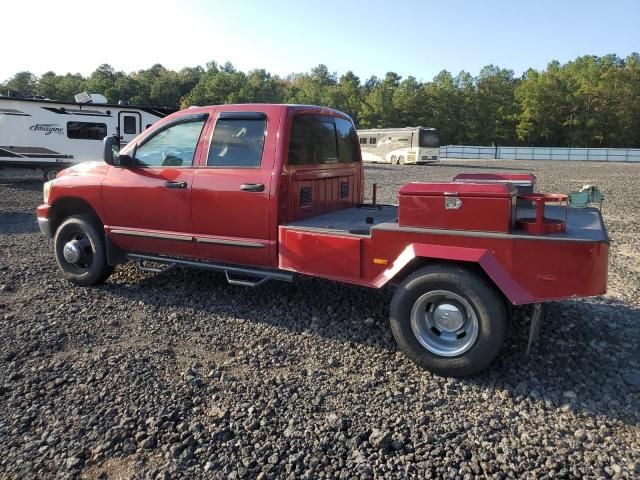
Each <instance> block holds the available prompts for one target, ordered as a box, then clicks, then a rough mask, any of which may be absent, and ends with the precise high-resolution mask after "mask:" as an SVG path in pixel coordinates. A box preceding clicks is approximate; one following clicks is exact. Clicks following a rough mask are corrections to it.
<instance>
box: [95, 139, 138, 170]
mask: <svg viewBox="0 0 640 480" xmlns="http://www.w3.org/2000/svg"><path fill="white" fill-rule="evenodd" d="M117 142H118V141H117V140H116V138H115V137H104V140H103V147H104V150H103V154H102V158H103V160H104V161H105V163H107V164H108V165H113V166H114V167H125V168H127V167H133V164H134V160H133V158H132V157H131V156H129V155H121V154H120V153H119V151H118V144H117Z"/></svg>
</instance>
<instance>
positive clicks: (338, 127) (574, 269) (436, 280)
mask: <svg viewBox="0 0 640 480" xmlns="http://www.w3.org/2000/svg"><path fill="white" fill-rule="evenodd" d="M113 144H114V140H113V139H112V138H110V137H107V138H106V139H105V141H104V146H105V149H104V158H103V161H99V162H91V163H84V164H80V165H77V166H74V167H72V168H69V169H67V170H64V171H63V172H61V173H60V174H59V175H58V176H57V178H56V179H55V180H53V181H51V182H47V183H46V184H45V186H44V204H43V205H41V206H39V207H38V208H37V217H38V223H39V225H40V229H41V231H42V232H43V233H45V234H46V235H48V236H50V237H53V243H54V253H55V258H56V261H57V263H58V266H59V268H60V270H61V272H62V274H63V275H64V277H66V278H67V279H68V280H69V281H71V282H72V283H75V284H77V285H81V286H88V285H95V284H98V283H100V282H104V281H105V280H106V279H107V278H108V277H109V275H110V274H111V272H112V271H113V269H114V266H115V265H117V264H119V263H122V262H125V261H128V260H135V261H138V262H139V263H140V265H141V266H142V267H143V268H150V269H154V270H159V269H158V268H154V267H151V266H150V265H157V264H158V263H157V262H160V264H164V265H165V266H167V267H171V266H175V265H179V266H187V267H195V268H203V269H209V270H213V271H219V272H223V273H224V274H225V275H226V276H227V279H228V281H229V282H230V283H233V284H237V285H243V286H257V285H259V284H261V283H263V282H265V281H267V280H283V281H292V280H293V279H294V277H295V275H296V274H303V275H311V276H315V277H322V278H326V279H328V280H333V281H338V282H344V283H348V284H355V285H361V286H365V287H370V288H372V289H379V288H381V287H383V286H385V285H387V284H390V285H392V286H395V293H394V296H393V300H392V302H391V307H390V321H391V329H392V332H393V334H394V336H395V338H396V340H397V342H398V345H399V346H400V348H401V349H402V350H403V351H404V352H405V353H406V354H407V356H408V357H409V358H410V359H411V360H413V361H414V362H415V363H417V364H418V365H420V366H422V367H425V368H427V369H429V370H431V371H433V372H435V373H438V374H442V375H451V376H462V375H468V374H473V373H475V372H478V371H479V370H482V369H483V368H485V367H487V366H488V365H489V364H490V363H491V362H492V361H493V359H494V358H495V357H496V356H497V355H498V353H499V351H500V348H501V346H502V344H503V342H504V339H505V334H506V331H507V323H508V312H509V311H510V308H509V306H510V305H523V304H534V305H536V306H539V305H540V304H541V302H545V301H549V300H562V299H567V298H572V297H581V296H593V295H600V294H602V293H604V292H605V290H606V280H607V262H608V250H609V240H608V237H607V233H606V230H605V227H604V224H603V222H602V218H601V215H600V212H599V210H597V209H593V208H585V209H572V208H567V204H566V201H565V202H564V203H563V198H564V197H563V196H562V195H556V196H553V195H547V194H537V193H535V192H533V193H532V192H530V191H529V192H527V193H522V192H520V193H519V192H518V190H517V182H515V181H513V182H512V181H511V180H510V179H509V177H508V176H505V178H506V180H504V181H501V182H496V181H487V180H486V179H483V178H481V177H479V178H478V179H477V182H476V181H473V179H471V181H470V180H469V178H466V179H465V181H457V182H444V183H409V184H407V185H405V186H404V187H402V188H401V189H400V193H399V201H398V204H397V205H381V204H377V203H376V202H375V200H374V201H373V202H372V203H369V204H365V203H364V178H363V167H362V160H361V154H360V146H359V142H358V138H357V134H356V131H355V128H354V125H353V122H352V120H351V119H350V118H349V117H348V116H347V115H346V114H344V113H341V112H339V111H336V110H333V109H329V108H323V107H316V106H301V105H268V104H246V105H220V106H208V107H195V108H189V109H187V110H183V111H180V112H177V113H174V114H172V115H169V116H168V117H166V118H164V119H162V120H160V121H159V122H157V123H156V124H154V125H153V126H151V127H150V128H149V129H147V130H146V131H145V132H144V133H142V134H141V135H139V136H138V137H137V138H135V139H134V140H132V141H131V142H130V143H129V144H128V145H127V146H126V147H125V148H124V149H122V150H121V151H120V152H116V151H115V150H114V148H113ZM514 184H515V186H514ZM564 200H566V198H565V199H564ZM534 310H535V309H534ZM536 311H537V310H536Z"/></svg>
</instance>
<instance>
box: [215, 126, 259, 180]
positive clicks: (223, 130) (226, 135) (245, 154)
mask: <svg viewBox="0 0 640 480" xmlns="http://www.w3.org/2000/svg"><path fill="white" fill-rule="evenodd" d="M266 126H267V122H266V120H265V119H264V118H242V117H238V118H233V117H230V118H219V119H218V121H217V122H216V127H215V129H214V131H213V138H212V139H211V147H210V148H209V156H208V158H207V166H208V167H230V168H231V167H259V166H260V162H261V161H262V147H263V146H264V131H265V128H266Z"/></svg>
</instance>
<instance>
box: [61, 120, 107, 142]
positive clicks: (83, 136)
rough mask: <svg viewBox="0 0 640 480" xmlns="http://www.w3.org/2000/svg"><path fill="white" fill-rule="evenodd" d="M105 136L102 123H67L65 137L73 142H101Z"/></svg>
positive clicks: (105, 128)
mask: <svg viewBox="0 0 640 480" xmlns="http://www.w3.org/2000/svg"><path fill="white" fill-rule="evenodd" d="M106 136H107V125H106V124H104V123H89V122H67V137H69V138H72V139H74V140H102V139H104V137H106Z"/></svg>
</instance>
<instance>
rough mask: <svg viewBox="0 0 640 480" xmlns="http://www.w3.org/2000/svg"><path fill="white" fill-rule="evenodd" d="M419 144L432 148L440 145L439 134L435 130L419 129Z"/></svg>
mask: <svg viewBox="0 0 640 480" xmlns="http://www.w3.org/2000/svg"><path fill="white" fill-rule="evenodd" d="M420 146H421V147H427V148H434V147H439V146H440V134H439V133H438V131H437V130H420Z"/></svg>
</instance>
